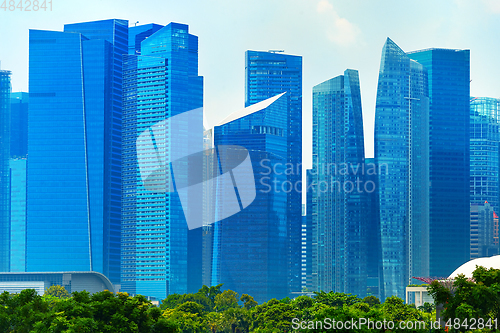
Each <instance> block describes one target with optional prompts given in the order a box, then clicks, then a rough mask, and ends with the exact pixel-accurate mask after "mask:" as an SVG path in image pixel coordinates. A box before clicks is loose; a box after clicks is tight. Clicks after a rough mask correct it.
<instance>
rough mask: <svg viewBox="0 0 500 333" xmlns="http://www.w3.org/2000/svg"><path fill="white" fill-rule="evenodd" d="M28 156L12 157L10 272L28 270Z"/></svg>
mask: <svg viewBox="0 0 500 333" xmlns="http://www.w3.org/2000/svg"><path fill="white" fill-rule="evenodd" d="M26 162H27V160H26V158H20V157H19V158H11V159H10V163H9V164H10V270H9V271H10V272H25V271H26Z"/></svg>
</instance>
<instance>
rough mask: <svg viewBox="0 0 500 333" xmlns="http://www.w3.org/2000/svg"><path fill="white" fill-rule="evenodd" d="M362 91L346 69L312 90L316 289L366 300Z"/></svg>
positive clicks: (354, 72) (353, 76)
mask: <svg viewBox="0 0 500 333" xmlns="http://www.w3.org/2000/svg"><path fill="white" fill-rule="evenodd" d="M364 156H365V149H364V136H363V117H362V111H361V92H360V87H359V76H358V72H357V71H356V70H351V69H348V70H346V71H345V72H344V75H340V76H337V77H335V78H333V79H330V80H328V81H325V82H323V83H320V84H318V85H317V86H315V87H313V170H312V172H311V173H312V175H313V179H314V180H313V182H314V183H315V184H316V186H317V188H316V196H317V198H316V205H315V210H314V213H313V225H314V227H315V229H314V231H313V244H315V247H314V250H313V251H314V257H315V260H317V263H316V265H315V268H316V269H315V272H314V273H315V281H314V289H315V290H317V291H320V290H323V291H327V292H328V291H331V290H333V291H335V292H343V293H352V294H355V295H358V296H359V297H364V296H365V295H366V276H367V272H366V225H365V223H366V222H367V219H366V215H365V214H366V208H367V207H366V193H365V190H364V185H365V184H364V179H363V177H364V175H363V173H364V172H363V170H364Z"/></svg>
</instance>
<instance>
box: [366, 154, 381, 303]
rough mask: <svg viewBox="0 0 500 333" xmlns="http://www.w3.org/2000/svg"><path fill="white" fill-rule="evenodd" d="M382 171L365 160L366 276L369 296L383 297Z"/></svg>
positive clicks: (375, 163) (374, 162)
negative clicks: (380, 184)
mask: <svg viewBox="0 0 500 333" xmlns="http://www.w3.org/2000/svg"><path fill="white" fill-rule="evenodd" d="M379 171H380V169H379V167H378V165H377V160H376V159H375V158H366V159H365V174H364V182H365V186H366V187H365V188H366V191H365V193H366V197H367V209H366V215H365V216H366V248H367V254H366V275H367V296H368V295H369V294H371V295H374V296H376V297H379V298H380V297H381V295H383V289H382V286H383V280H382V258H381V254H382V252H381V251H382V249H381V246H380V218H379V214H380V209H379V200H378V186H379V185H378V173H379Z"/></svg>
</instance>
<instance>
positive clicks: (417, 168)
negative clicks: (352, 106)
mask: <svg viewBox="0 0 500 333" xmlns="http://www.w3.org/2000/svg"><path fill="white" fill-rule="evenodd" d="M427 79H428V78H427V70H426V68H425V67H424V66H422V65H421V64H419V63H417V62H416V61H413V60H410V58H409V57H408V56H407V55H406V54H405V53H404V51H403V50H401V49H400V48H399V46H397V45H396V44H395V43H394V42H393V41H392V40H391V39H389V38H388V39H387V41H386V43H385V45H384V47H383V49H382V60H381V63H380V72H379V80H378V88H377V102H376V111H375V158H376V161H377V163H378V200H379V209H380V230H381V231H380V234H381V248H382V254H381V255H382V271H383V276H382V279H383V286H382V288H383V289H384V294H383V298H385V297H389V296H392V295H396V296H398V297H401V298H403V297H404V295H405V294H404V288H405V287H406V286H407V285H408V284H410V283H411V278H412V277H413V276H429V269H428V265H429V253H428V251H429V239H428V237H429V236H428V229H429V203H428V193H429V192H428V191H429V187H428V184H429V175H428V168H429V167H428V166H429V164H428V159H429V158H428V145H429V141H428V136H429V121H428V114H429V106H428V90H427V87H428V85H427Z"/></svg>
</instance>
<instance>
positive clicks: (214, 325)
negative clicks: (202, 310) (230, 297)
mask: <svg viewBox="0 0 500 333" xmlns="http://www.w3.org/2000/svg"><path fill="white" fill-rule="evenodd" d="M205 322H206V324H207V326H208V328H209V329H210V332H212V333H216V332H218V331H219V330H220V329H222V325H223V318H222V313H218V312H210V313H207V315H206V316H205Z"/></svg>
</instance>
